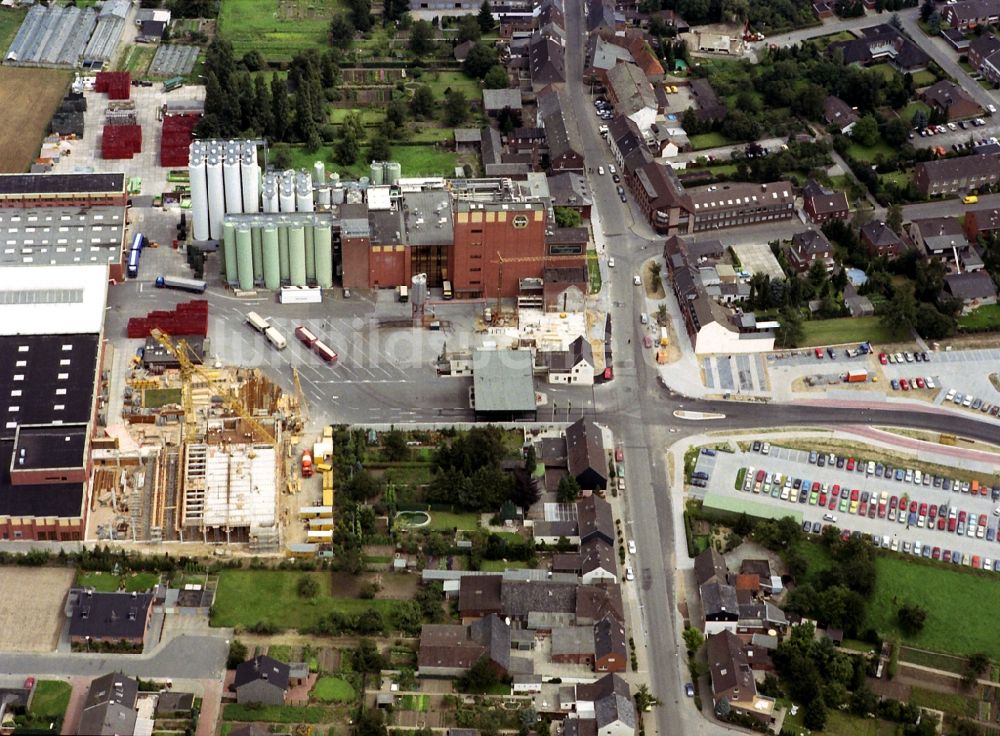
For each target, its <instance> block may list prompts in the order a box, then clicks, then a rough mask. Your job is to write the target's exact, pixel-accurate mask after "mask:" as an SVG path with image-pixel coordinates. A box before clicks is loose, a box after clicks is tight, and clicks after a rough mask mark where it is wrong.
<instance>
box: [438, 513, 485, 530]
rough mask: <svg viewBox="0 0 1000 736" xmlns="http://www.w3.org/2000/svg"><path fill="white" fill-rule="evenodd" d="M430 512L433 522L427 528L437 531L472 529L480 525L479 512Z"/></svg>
mask: <svg viewBox="0 0 1000 736" xmlns="http://www.w3.org/2000/svg"><path fill="white" fill-rule="evenodd" d="M429 513H430V515H431V523H430V524H429V525H428V526H427V528H428V529H433V530H435V531H451V530H452V529H459V530H461V531H472V530H473V529H476V528H477V527H478V526H479V516H478V515H477V514H453V513H451V512H448V511H431V512H429Z"/></svg>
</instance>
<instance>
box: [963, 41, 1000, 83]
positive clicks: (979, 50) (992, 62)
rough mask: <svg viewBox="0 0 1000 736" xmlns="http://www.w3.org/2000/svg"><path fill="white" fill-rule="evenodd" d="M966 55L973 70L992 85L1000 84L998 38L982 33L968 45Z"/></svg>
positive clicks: (999, 45)
mask: <svg viewBox="0 0 1000 736" xmlns="http://www.w3.org/2000/svg"><path fill="white" fill-rule="evenodd" d="M967 53H968V56H969V65H970V66H972V68H973V69H976V70H978V71H979V73H980V74H982V75H983V76H984V77H986V79H988V80H989V81H991V82H993V83H994V84H996V83H997V82H1000V38H997V36H995V35H994V34H993V33H984V34H982V35H981V36H978V37H977V38H975V39H974V40H973V41H972V42H971V43H970V44H969V49H968V52H967Z"/></svg>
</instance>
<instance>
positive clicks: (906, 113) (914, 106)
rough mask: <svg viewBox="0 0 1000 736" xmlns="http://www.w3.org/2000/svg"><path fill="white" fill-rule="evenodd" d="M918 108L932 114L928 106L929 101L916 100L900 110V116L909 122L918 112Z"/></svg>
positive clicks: (926, 113)
mask: <svg viewBox="0 0 1000 736" xmlns="http://www.w3.org/2000/svg"><path fill="white" fill-rule="evenodd" d="M917 110H922V111H923V113H924V114H925V115H928V116H930V114H931V109H930V108H929V107H928V106H927V103H925V102H921V101H920V100H914V101H913V102H911V103H910V104H908V105H907V106H906V107H904V108H903V109H902V110H901V111H900V113H899V115H900V117H902V118H903V120H905V121H906V122H907V123H909V122H910V121H911V120H913V116H914V115H915V114H916V112H917Z"/></svg>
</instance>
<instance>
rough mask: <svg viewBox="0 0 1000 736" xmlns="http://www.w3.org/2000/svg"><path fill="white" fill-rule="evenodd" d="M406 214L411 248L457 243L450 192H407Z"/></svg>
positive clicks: (404, 213) (404, 200) (404, 211)
mask: <svg viewBox="0 0 1000 736" xmlns="http://www.w3.org/2000/svg"><path fill="white" fill-rule="evenodd" d="M403 215H404V219H405V220H406V242H408V243H409V244H410V245H451V244H452V242H453V241H454V230H455V223H454V221H453V219H452V211H451V194H450V193H449V192H447V191H443V190H437V191H426V192H408V193H406V194H404V195H403Z"/></svg>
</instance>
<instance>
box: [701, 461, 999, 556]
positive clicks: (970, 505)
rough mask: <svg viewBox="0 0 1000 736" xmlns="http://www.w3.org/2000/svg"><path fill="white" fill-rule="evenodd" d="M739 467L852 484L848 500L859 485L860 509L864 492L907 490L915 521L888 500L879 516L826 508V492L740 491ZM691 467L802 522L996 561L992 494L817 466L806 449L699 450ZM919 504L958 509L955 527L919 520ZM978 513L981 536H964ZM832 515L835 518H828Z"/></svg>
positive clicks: (716, 486) (714, 489) (713, 484)
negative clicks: (892, 517)
mask: <svg viewBox="0 0 1000 736" xmlns="http://www.w3.org/2000/svg"><path fill="white" fill-rule="evenodd" d="M740 468H753V472H754V473H755V474H756V473H757V471H759V470H764V471H765V472H766V473H780V474H782V475H783V476H787V477H790V478H792V479H800V480H802V481H805V480H808V481H809V482H810V484H811V483H813V482H817V483H819V484H820V485H821V487H822V486H823V485H825V486H826V487H827V489H828V490H829V489H832V488H833V486H834V485H839V486H840V487H841V488H845V487H846V488H848V489H851V490H850V492H849V493H848V499H850V498H851V493H852V492H853V491H854V489H857V491H858V499H859V504H858V506H859V508H858V510H860V499H861V498H862V495H863V494H864V493H865V492H867V493H869V494H872V493H875V494H877V497H880V496H881V494H882V492H885V493H886V494H887V498H888V500H890V501H891V499H892V497H893V496H896V497H897V498H900V497H902V495H903V494H906V496H907V500H908V502H912V501H916V502H917V511H918V513H917V517H918V519H917V523H914V524H908V523H907V522H908V521H909V514H907V515H906V517H904V520H903V522H902V523H900V522H898V521H895V522H892V521H889V519H888V516H889V514H888V508H889V504H888V503H887V505H886V515H885V517H880V516H879V515H878V513H876V515H875V518H870V517H868V516H864V517H862V516H861V515H860V514H859V513H855V514H851V513H849V509H850V501H848V504H847V506H848V510H847V511H846V512H845V511H841V505H840V503H839V502H838V504H837V508H836V509H835V510H831V509H830V508H829V494H827V495H828V499H827V505H826V506H820V504H819V503H818V500H819V499H818V498H817V499H816V500H817V502H816V503H811V502H810V501H809V500H808V499H807V501H806V502H805V503H799V502H798V500H799V499H798V493H797V492H796V493H794V494H791V495H794V496H795V499H794V501H793V500H791V499H790V500H785V501H783V500H781V497H780V493H779V495H778V496H777V497H774V496H772V495H770V494H767V495H765V493H763V492H761V493H754V492H753V491H752V490H751V491H743V490H742V488H741V489H740V490H736V489H735V487H734V484H735V481H736V477H737V473H738V471H739V469H740ZM694 472H695V473H696V474H697V473H700V472H705V473H708V475H709V479H708V483H707V490H708V491H709V492H710V493H712V494H720V495H728V496H735V497H739V498H752V500H754V501H756V502H758V503H767V504H773V505H775V506H786V507H788V508H789V510H796V511H800V512H801V513H802V518H803V521H807V522H809V523H810V524H812V523H814V522H818V523H819V524H820V525H821V526H825V525H828V524H834V525H835V526H837V527H838V528H840V529H844V530H849V531H851V532H854V531H858V532H861V533H862V534H867V535H878V536H879V537H880V538H882V537H886V536H888V537H889V540H890V545H898V549H899V551H900V552H901V553H902V552H903V549H904V546H909V547H910V548H911V549H912V548H913V546H914V544H915V543H920V545H921V548H922V547H924V546H929V547H930V548H931V550H932V554H933V549H934V548H935V547H936V548H939V549H940V550H941V553H942V555H943V551H944V550H946V549H947V550H948V551H949V552H951V553H952V554H954V552H958V553H960V554H962V555H968V556H969V558H970V560H971V558H972V556H973V555H977V556H979V557H980V559H981V560H982V561H985V560H987V559H989V560H990V561H991V563H990V564H991V569H992V566H993V565H995V564H996V563H995V561H997V560H1000V540H998V539H997V537H996V534H997V527H998V524H1000V517H998V516H996V515H994V513H993V511H994V509H995V508H997V507H998V506H1000V501H994V500H993V499H992V497H991V495H990V494H987V495H985V496H984V495H973V494H972V493H962V492H960V491H945V490H943V489H942V488H935V487H934V485H933V483H931V484H930V485H923V484H922V483H921V484H920V485H916V484H915V483H913V482H906V481H905V479H904V480H901V481H897V480H895V479H894V477H893V478H892V479H887V478H883V477H877V476H875V475H868V474H867V473H866V472H857V471H856V470H855V471H849V470H847V469H846V463H845V466H844V467H843V468H837V467H836V466H835V465H834V466H833V467H830V466H825V467H819V466H818V465H815V464H810V463H809V453H807V452H803V451H800V450H791V449H786V448H781V447H771V448H770V453H769V454H768V455H763V454H762V453H760V452H753V451H749V452H737V453H729V452H719V453H717V454H716V455H715V456H708V455H705V454H701V455H699V456H698V462H697V464H696V466H695V470H694ZM983 479H984V481H986V483H990V482H991V481H990V476H989V474H988V473H983ZM922 504H927V505H928V512H929V510H930V509H929V507H930V505H931V504H934V505H935V506H937V507H940V506H941V505H942V504H944V505H946V506H947V510H948V512H950V511H951V510H952V509H954V510H955V512H956V531H954V532H949V531H948V530H947V525H946V527H945V529H944V530H939V529H938V528H937V523H936V521H935V524H934V525H933V528H929V526H928V525H927V523H926V522H924V524H923V525H921V523H920V521H919V510H920V508H921V505H922ZM963 512H964V514H965V524H964V526H965V532H966V533H965V534H963V535H962V536H959V535H958V534H957V527H958V524H957V522H958V520H959V519H961V518H962V516H961V514H962V513H963ZM982 515H985V516H986V525H985V526H984V530H983V536H982V537H978V536H975V535H974V536H968V529H969V526H970V519H973V518H974V519H975V522H976V523H977V525H978V521H979V520H980V517H981V516H982ZM831 516H832V517H833V520H831ZM988 530H992V532H993V537H994V540H993V541H989V531H988Z"/></svg>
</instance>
